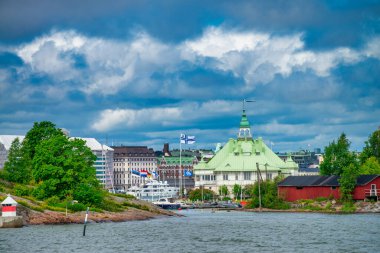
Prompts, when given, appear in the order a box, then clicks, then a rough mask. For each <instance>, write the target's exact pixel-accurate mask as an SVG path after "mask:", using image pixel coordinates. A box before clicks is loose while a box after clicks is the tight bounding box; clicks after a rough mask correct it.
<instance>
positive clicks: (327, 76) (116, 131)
mask: <svg viewBox="0 0 380 253" xmlns="http://www.w3.org/2000/svg"><path fill="white" fill-rule="evenodd" d="M243 99H253V100H255V101H256V102H254V103H247V104H246V111H247V115H248V119H249V121H250V123H251V128H252V133H253V137H254V138H257V137H259V136H260V137H262V138H263V139H264V141H265V142H266V143H267V144H268V146H269V145H271V143H272V145H271V146H272V148H273V150H274V151H277V152H280V151H281V152H289V151H297V150H300V149H309V150H313V149H315V148H321V149H322V150H323V148H324V147H325V146H327V145H328V144H329V143H330V142H332V141H333V140H334V139H337V138H338V137H339V135H340V134H341V133H342V132H344V133H346V135H347V137H348V139H349V140H350V141H351V149H352V150H357V151H360V150H361V149H362V148H363V146H364V142H365V141H366V140H367V139H368V136H369V135H370V134H371V133H372V132H373V131H375V130H377V129H378V127H379V126H380V2H379V1H374V0H361V1H343V0H342V1H334V0H326V1H323V0H318V1H313V0H310V1H304V0H294V1H283V0H278V1H255V0H248V1H245V0H241V1H237V0H235V1H223V0H219V1H208V0H202V1H197V0H195V1H177V0H163V1H153V0H151V1H147V0H138V1H137V0H136V1H128V0H114V1H103V0H99V1H91V0H83V1H76V0H66V1H56V0H37V1H27V0H20V1H13V0H0V134H14V135H24V134H25V133H26V132H27V131H28V130H29V129H30V128H31V127H32V126H33V123H34V122H38V121H44V120H47V121H51V122H53V123H55V124H56V126H57V127H59V128H65V129H67V130H69V131H70V135H71V136H78V137H94V138H96V139H98V140H99V141H100V142H102V143H104V144H108V145H146V146H148V147H152V148H154V149H155V150H162V148H163V144H164V143H169V144H170V147H171V148H176V147H178V146H179V136H180V133H184V134H187V135H193V136H195V137H196V144H195V145H188V146H185V147H184V148H214V147H215V145H216V143H222V144H223V143H226V142H227V141H228V139H229V138H236V136H237V133H238V128H239V122H240V119H241V113H242V101H243Z"/></svg>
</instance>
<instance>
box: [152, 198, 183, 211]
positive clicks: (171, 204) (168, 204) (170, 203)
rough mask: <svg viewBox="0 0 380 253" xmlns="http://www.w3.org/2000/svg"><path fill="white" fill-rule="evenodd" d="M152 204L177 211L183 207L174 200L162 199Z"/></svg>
mask: <svg viewBox="0 0 380 253" xmlns="http://www.w3.org/2000/svg"><path fill="white" fill-rule="evenodd" d="M152 203H153V204H155V205H156V206H159V207H161V208H162V209H170V210H177V209H179V208H180V207H181V204H179V203H177V202H175V201H174V199H173V198H161V199H159V200H157V201H153V202H152Z"/></svg>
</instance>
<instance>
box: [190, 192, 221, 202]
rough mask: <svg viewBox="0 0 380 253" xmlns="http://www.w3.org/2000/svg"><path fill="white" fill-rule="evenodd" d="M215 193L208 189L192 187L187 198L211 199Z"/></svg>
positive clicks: (193, 199)
mask: <svg viewBox="0 0 380 253" xmlns="http://www.w3.org/2000/svg"><path fill="white" fill-rule="evenodd" d="M214 196H215V193H214V192H213V191H212V190H210V189H203V190H202V189H194V190H191V191H190V192H189V199H190V200H191V201H196V200H202V199H203V200H212V199H213V198H214Z"/></svg>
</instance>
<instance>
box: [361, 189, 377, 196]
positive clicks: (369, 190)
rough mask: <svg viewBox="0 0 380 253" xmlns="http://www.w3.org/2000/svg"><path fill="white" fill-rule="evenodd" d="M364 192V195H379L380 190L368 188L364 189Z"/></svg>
mask: <svg viewBox="0 0 380 253" xmlns="http://www.w3.org/2000/svg"><path fill="white" fill-rule="evenodd" d="M364 194H365V196H366V197H375V196H377V197H379V196H380V191H378V190H377V189H368V190H364Z"/></svg>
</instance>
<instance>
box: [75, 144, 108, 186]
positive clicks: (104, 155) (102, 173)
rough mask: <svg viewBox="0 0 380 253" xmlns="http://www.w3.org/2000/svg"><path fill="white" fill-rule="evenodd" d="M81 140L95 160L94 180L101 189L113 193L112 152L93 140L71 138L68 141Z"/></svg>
mask: <svg viewBox="0 0 380 253" xmlns="http://www.w3.org/2000/svg"><path fill="white" fill-rule="evenodd" d="M74 138H76V139H81V140H84V141H85V142H86V146H87V147H89V148H90V149H91V151H92V153H93V154H94V155H96V160H95V162H94V167H95V173H96V178H97V179H98V180H99V182H100V184H101V185H102V186H103V188H105V189H107V190H109V191H113V190H114V184H113V177H114V176H113V152H114V150H113V149H112V148H110V147H108V146H107V145H103V144H101V143H100V142H98V141H97V140H96V139H95V138H82V137H72V138H70V139H74Z"/></svg>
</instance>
